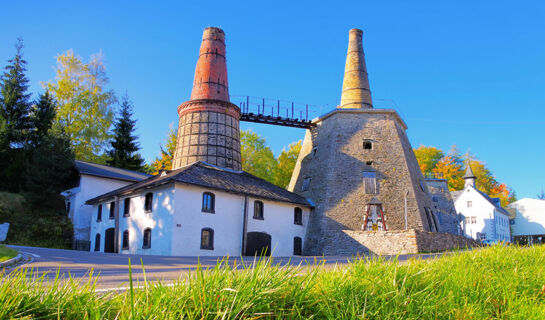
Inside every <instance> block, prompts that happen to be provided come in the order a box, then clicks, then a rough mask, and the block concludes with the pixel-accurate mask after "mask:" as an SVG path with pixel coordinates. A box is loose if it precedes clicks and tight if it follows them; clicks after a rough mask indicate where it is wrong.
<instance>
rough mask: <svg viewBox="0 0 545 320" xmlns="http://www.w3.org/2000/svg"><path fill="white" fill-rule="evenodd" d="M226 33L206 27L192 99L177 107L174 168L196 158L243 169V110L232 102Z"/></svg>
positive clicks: (196, 159) (224, 166)
mask: <svg viewBox="0 0 545 320" xmlns="http://www.w3.org/2000/svg"><path fill="white" fill-rule="evenodd" d="M225 57H226V56H225V33H224V32H223V30H221V29H220V28H215V27H209V28H206V29H205V30H204V32H203V36H202V44H201V49H200V51H199V60H198V61H197V67H196V68H195V78H194V80H193V90H192V91H191V99H190V100H189V101H186V102H184V103H182V104H181V105H180V106H179V107H178V115H179V116H180V122H179V124H178V141H177V145H176V150H175V152H174V158H173V160H172V169H177V168H180V167H183V166H186V165H188V164H191V163H193V162H196V161H205V162H208V163H210V164H213V165H217V166H219V167H223V168H230V169H234V170H242V166H241V160H240V132H239V120H240V109H239V108H238V107H237V106H236V105H234V104H232V103H231V102H230V101H229V83H228V81H227V64H226V58H225Z"/></svg>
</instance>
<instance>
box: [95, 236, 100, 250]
mask: <svg viewBox="0 0 545 320" xmlns="http://www.w3.org/2000/svg"><path fill="white" fill-rule="evenodd" d="M95 251H100V233H97V235H96V236H95Z"/></svg>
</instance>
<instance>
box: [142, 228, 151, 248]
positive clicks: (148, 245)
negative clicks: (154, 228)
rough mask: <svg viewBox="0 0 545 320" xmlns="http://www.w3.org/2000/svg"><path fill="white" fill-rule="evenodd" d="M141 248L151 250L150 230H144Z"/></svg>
mask: <svg viewBox="0 0 545 320" xmlns="http://www.w3.org/2000/svg"><path fill="white" fill-rule="evenodd" d="M142 248H143V249H149V248H151V229H150V228H146V229H145V230H144V241H143V243H142Z"/></svg>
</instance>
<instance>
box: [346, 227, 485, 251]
mask: <svg viewBox="0 0 545 320" xmlns="http://www.w3.org/2000/svg"><path fill="white" fill-rule="evenodd" d="M344 233H345V234H346V235H347V236H349V237H350V238H352V239H354V240H355V241H357V242H359V243H361V244H362V245H363V246H365V248H366V249H367V250H365V251H362V252H361V253H373V254H379V255H396V254H408V253H419V252H437V251H445V250H451V249H464V248H466V247H468V248H473V247H479V246H481V244H480V242H477V241H475V240H473V239H470V238H466V237H463V236H457V235H452V234H449V233H442V232H426V231H420V230H414V229H409V230H397V231H374V232H370V231H353V230H344Z"/></svg>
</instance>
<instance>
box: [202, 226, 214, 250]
mask: <svg viewBox="0 0 545 320" xmlns="http://www.w3.org/2000/svg"><path fill="white" fill-rule="evenodd" d="M201 249H203V250H214V230H212V229H210V228H204V229H202V230H201Z"/></svg>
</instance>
